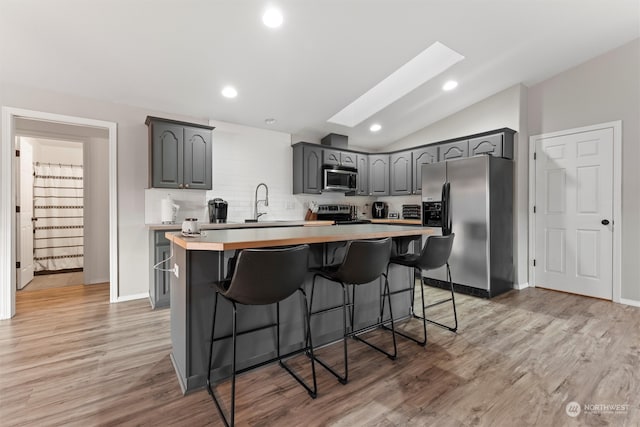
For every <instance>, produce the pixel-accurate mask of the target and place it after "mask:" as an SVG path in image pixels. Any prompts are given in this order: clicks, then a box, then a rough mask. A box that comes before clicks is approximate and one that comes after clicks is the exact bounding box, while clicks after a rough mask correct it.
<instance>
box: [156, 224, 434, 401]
mask: <svg viewBox="0 0 640 427" xmlns="http://www.w3.org/2000/svg"><path fill="white" fill-rule="evenodd" d="M431 232H432V231H431V230H430V229H427V228H422V227H415V226H398V225H382V224H358V225H342V226H318V227H277V228H258V229H223V230H207V231H206V232H204V233H203V234H202V235H201V236H198V237H185V236H182V235H181V233H175V232H168V233H167V234H166V237H167V239H169V240H170V241H171V250H172V254H173V255H172V256H173V258H172V263H171V265H172V267H174V274H172V275H171V295H170V298H171V341H172V354H171V360H172V362H173V364H174V368H175V370H176V374H177V376H178V379H179V382H180V386H181V387H182V390H183V392H185V393H187V392H190V391H193V390H196V389H199V388H201V387H203V386H204V384H205V378H206V374H207V355H208V353H207V352H208V343H209V334H210V331H211V329H210V328H211V319H212V316H213V297H214V288H213V287H212V285H211V283H212V282H213V281H215V280H220V279H222V278H224V277H225V275H226V273H227V268H226V264H227V261H228V259H229V258H231V257H232V256H234V255H235V253H236V251H238V250H242V249H247V248H266V247H276V246H288V245H298V244H309V245H310V246H311V252H310V256H309V266H310V267H315V266H320V265H328V264H335V263H339V262H340V261H341V259H342V256H343V255H344V249H345V246H346V243H347V242H348V241H350V240H357V239H374V238H384V237H392V238H394V239H395V240H398V241H399V243H400V246H405V247H406V246H407V245H406V243H407V242H409V241H412V240H413V239H415V238H416V237H419V236H421V235H425V234H430V233H431ZM409 246H410V245H409ZM412 250H419V248H413V249H412ZM410 274H413V272H412V271H410V269H408V268H404V267H401V266H395V265H394V266H392V268H391V270H390V272H389V283H390V286H391V290H392V292H393V290H394V289H401V288H404V287H406V284H407V282H408V281H409V275H410ZM311 278H312V275H311V274H309V276H308V278H307V280H306V282H305V284H304V287H305V288H307V289H310V286H311ZM339 289H340V287H339V285H336V284H333V283H331V282H323V280H322V279H320V280H318V282H317V285H316V292H315V296H314V298H315V299H314V309H315V307H318V308H319V307H323V306H329V305H335V304H338V303H340V302H341V298H342V293H341V292H340V291H339ZM379 289H380V288H379V287H378V286H364V287H360V288H359V289H358V293H357V298H358V307H359V308H358V311H357V315H356V325H354V326H355V327H356V328H357V327H358V326H359V325H360V324H362V325H364V324H368V323H371V320H372V319H373V320H374V321H375V319H376V318H377V317H378V315H379V313H378V312H379V306H378V293H379ZM307 293H308V292H307ZM219 310H220V312H219V314H218V319H219V320H218V322H219V323H220V327H219V328H218V325H216V332H217V335H216V338H218V337H222V336H225V335H228V334H229V333H230V331H231V309H230V306H229V305H228V304H224V303H222V304H219ZM300 310H301V306H300V301H299V299H298V298H296V297H293V296H292V297H291V298H289V299H287V300H285V301H283V303H282V304H281V322H282V323H283V325H282V331H281V337H280V339H281V343H282V345H281V346H282V350H283V353H287V352H290V351H295V350H298V349H300V348H302V346H303V344H304V336H303V327H302V325H300V324H299V323H300V321H299V319H300V318H301V313H300ZM393 310H394V317H396V319H399V318H403V317H406V316H408V315H409V295H408V293H402V294H398V295H396V296H395V297H394V300H393ZM274 316H275V308H274V307H270V306H266V307H265V306H251V307H244V306H240V307H239V310H238V330H239V331H243V330H248V329H254V328H259V327H260V326H263V325H266V324H269V323H272V322H273V319H274ZM287 324H289V325H287ZM311 330H312V335H313V341H314V345H315V346H320V345H324V344H327V343H330V342H333V341H336V340H338V339H340V338H341V336H342V317H341V316H340V315H335V313H334V315H332V314H331V313H329V314H325V315H320V316H314V317H313V318H312V320H311ZM218 331H219V334H218ZM225 344H226V342H225V341H224V340H223V341H220V344H219V345H216V350H215V353H214V355H213V362H212V366H211V369H212V375H213V377H214V379H217V378H224V377H228V376H229V375H230V364H231V362H230V361H231V351H230V348H229V347H230V346H228V345H225ZM274 356H275V331H274V330H273V329H263V330H260V331H257V332H254V333H251V334H248V335H244V336H241V337H240V338H239V341H238V365H239V368H240V369H241V368H242V367H244V366H247V365H250V364H254V363H259V362H262V361H265V360H269V359H271V358H273V357H274Z"/></svg>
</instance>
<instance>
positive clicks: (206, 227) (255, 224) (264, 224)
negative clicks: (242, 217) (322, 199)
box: [145, 221, 333, 231]
mask: <svg viewBox="0 0 640 427" xmlns="http://www.w3.org/2000/svg"><path fill="white" fill-rule="evenodd" d="M145 225H146V226H147V228H148V229H149V230H167V231H169V230H181V229H182V222H176V223H175V224H145ZM324 225H333V221H259V222H225V223H224V224H211V223H208V222H198V226H199V227H200V229H201V230H225V229H230V228H261V227H299V226H305V227H309V226H324Z"/></svg>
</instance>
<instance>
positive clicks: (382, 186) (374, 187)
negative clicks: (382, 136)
mask: <svg viewBox="0 0 640 427" xmlns="http://www.w3.org/2000/svg"><path fill="white" fill-rule="evenodd" d="M369 195H370V196H388V195H389V155H388V154H369Z"/></svg>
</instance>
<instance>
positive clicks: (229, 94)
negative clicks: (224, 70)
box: [222, 86, 238, 98]
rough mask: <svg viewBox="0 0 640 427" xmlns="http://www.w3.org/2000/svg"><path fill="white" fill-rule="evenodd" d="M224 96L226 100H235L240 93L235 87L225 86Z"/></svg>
mask: <svg viewBox="0 0 640 427" xmlns="http://www.w3.org/2000/svg"><path fill="white" fill-rule="evenodd" d="M222 96H224V97H225V98H235V97H236V96H238V91H237V90H236V89H235V88H234V87H233V86H225V87H224V88H223V89H222Z"/></svg>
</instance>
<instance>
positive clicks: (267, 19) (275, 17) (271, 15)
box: [262, 8, 283, 28]
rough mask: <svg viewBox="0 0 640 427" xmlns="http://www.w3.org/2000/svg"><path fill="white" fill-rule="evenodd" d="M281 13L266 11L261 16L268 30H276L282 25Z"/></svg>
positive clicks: (272, 10)
mask: <svg viewBox="0 0 640 427" xmlns="http://www.w3.org/2000/svg"><path fill="white" fill-rule="evenodd" d="M282 21H283V18H282V13H280V11H279V10H278V9H273V8H271V9H267V10H266V12H265V13H264V15H262V22H263V23H264V25H266V26H267V27H269V28H278V27H279V26H280V25H282Z"/></svg>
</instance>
